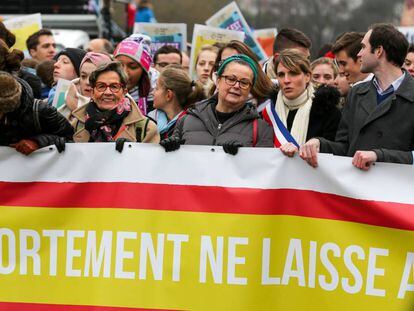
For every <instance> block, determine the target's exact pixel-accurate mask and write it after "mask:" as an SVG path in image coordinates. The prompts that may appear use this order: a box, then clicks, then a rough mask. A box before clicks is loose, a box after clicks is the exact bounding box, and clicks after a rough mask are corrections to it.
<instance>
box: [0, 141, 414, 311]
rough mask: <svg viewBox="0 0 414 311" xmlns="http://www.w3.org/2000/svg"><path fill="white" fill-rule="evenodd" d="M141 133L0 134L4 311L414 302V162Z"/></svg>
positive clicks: (375, 306) (365, 306)
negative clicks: (5, 141)
mask: <svg viewBox="0 0 414 311" xmlns="http://www.w3.org/2000/svg"><path fill="white" fill-rule="evenodd" d="M127 144H128V143H127ZM128 147H129V148H124V151H123V153H122V154H120V153H118V152H117V151H115V148H114V144H111V143H101V144H99V143H93V144H67V145H66V150H65V152H63V153H62V154H59V153H57V151H56V150H54V147H52V148H44V149H41V150H38V151H36V152H34V153H33V154H32V155H30V156H24V155H21V154H18V153H17V152H16V151H15V150H14V149H12V148H8V147H2V148H0V193H1V195H0V215H1V217H0V288H1V289H2V290H1V291H0V310H12V311H13V310H19V311H25V310H95V311H99V310H124V309H122V308H129V309H127V310H147V309H150V310H283V311H284V310H331V309H332V308H333V307H334V309H335V310H337V311H345V310H346V311H348V310H387V311H389V310H396V311H409V310H413V307H414V243H413V241H414V197H413V191H412V185H413V182H414V180H413V179H414V177H413V176H414V168H413V166H410V165H395V164H384V163H377V165H375V167H372V168H371V169H370V171H368V172H363V171H360V170H358V169H356V168H355V167H353V166H352V164H351V158H345V157H343V158H341V157H334V156H331V155H320V158H319V166H318V168H316V169H314V168H312V167H310V166H309V165H308V164H307V163H305V162H304V161H302V160H301V159H299V158H298V157H295V158H288V157H285V156H283V155H282V154H281V152H280V151H279V150H277V149H271V148H268V149H266V148H241V149H240V151H239V153H238V154H237V156H231V155H228V154H226V153H224V151H223V150H222V148H221V147H211V146H182V147H181V149H180V150H178V151H176V152H172V153H165V152H164V150H163V149H162V148H161V147H160V146H157V145H151V144H136V143H129V144H128ZM114 163H116V165H114ZM177 163H185V165H177Z"/></svg>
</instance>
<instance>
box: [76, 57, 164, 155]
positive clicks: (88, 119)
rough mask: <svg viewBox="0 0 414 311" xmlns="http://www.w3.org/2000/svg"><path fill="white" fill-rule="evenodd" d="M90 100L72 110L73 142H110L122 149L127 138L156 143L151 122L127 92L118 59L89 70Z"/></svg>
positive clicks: (125, 79) (154, 128)
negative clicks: (114, 142)
mask: <svg viewBox="0 0 414 311" xmlns="http://www.w3.org/2000/svg"><path fill="white" fill-rule="evenodd" d="M89 81H90V85H91V88H92V98H91V101H90V102H89V103H88V104H87V105H84V106H82V107H80V108H78V109H76V110H75V111H74V112H73V116H74V118H75V120H74V122H73V125H74V128H75V135H74V136H73V139H74V141H75V142H113V141H116V149H117V150H118V151H120V152H122V149H123V145H124V143H125V142H126V141H130V142H147V143H157V142H159V134H158V131H157V127H156V125H155V123H154V122H152V121H151V120H149V119H148V118H147V117H145V116H144V115H143V114H142V113H141V111H140V110H139V108H138V106H137V105H136V103H135V102H134V100H133V99H132V97H131V96H129V95H127V81H128V77H127V75H126V74H125V72H124V71H123V69H122V66H121V64H120V63H118V62H109V63H106V64H103V65H101V66H99V67H98V69H96V70H95V71H94V72H92V74H91V76H90V78H89Z"/></svg>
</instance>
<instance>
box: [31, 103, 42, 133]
mask: <svg viewBox="0 0 414 311" xmlns="http://www.w3.org/2000/svg"><path fill="white" fill-rule="evenodd" d="M40 102H41V100H40V99H35V100H34V102H33V121H34V126H35V130H36V132H37V133H41V132H42V126H41V125H40V119H39V104H40Z"/></svg>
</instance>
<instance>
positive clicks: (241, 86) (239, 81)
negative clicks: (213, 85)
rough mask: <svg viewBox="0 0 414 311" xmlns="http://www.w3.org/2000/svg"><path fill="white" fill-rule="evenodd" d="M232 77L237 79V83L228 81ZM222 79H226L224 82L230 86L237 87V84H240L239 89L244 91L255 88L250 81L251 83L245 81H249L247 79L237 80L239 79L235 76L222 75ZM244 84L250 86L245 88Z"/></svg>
mask: <svg viewBox="0 0 414 311" xmlns="http://www.w3.org/2000/svg"><path fill="white" fill-rule="evenodd" d="M230 77H232V78H233V77H234V78H235V81H234V82H231V81H229V80H228V79H229V78H230ZM220 78H224V82H225V83H226V84H227V85H228V86H235V85H236V84H237V83H239V87H240V88H241V89H242V90H248V89H249V88H251V87H253V83H252V82H250V81H249V82H246V81H244V80H247V79H237V77H236V76H235V75H221V76H220ZM242 83H243V84H242ZM244 83H248V84H247V85H246V86H244V85H245V84H244Z"/></svg>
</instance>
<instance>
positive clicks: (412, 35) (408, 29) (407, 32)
mask: <svg viewBox="0 0 414 311" xmlns="http://www.w3.org/2000/svg"><path fill="white" fill-rule="evenodd" d="M397 29H398V30H399V31H400V32H401V33H402V34H403V35H404V36H405V37H406V38H407V41H408V42H409V43H414V26H404V27H402V26H401V27H397Z"/></svg>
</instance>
